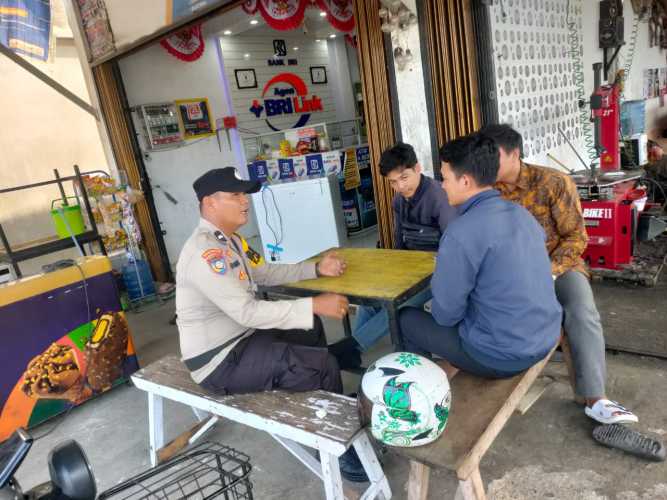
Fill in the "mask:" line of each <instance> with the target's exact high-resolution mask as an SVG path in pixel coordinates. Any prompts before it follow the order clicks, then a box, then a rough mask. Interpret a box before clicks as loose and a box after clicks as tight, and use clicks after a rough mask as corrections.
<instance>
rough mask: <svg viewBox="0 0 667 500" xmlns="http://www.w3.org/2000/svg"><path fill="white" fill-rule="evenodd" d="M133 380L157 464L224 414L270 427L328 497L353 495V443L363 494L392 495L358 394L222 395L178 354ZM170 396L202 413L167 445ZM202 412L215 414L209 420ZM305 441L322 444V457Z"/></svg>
mask: <svg viewBox="0 0 667 500" xmlns="http://www.w3.org/2000/svg"><path fill="white" fill-rule="evenodd" d="M132 381H133V382H134V385H135V386H136V387H137V388H139V389H141V390H143V391H146V392H147V393H148V432H149V440H150V449H149V453H150V461H151V464H152V465H153V466H155V465H157V463H158V462H159V461H160V459H166V458H167V457H168V456H170V455H171V454H173V453H175V452H176V451H177V450H178V449H180V448H182V447H184V446H185V445H187V444H188V443H191V442H192V441H194V439H196V438H197V437H198V436H199V435H201V434H202V433H203V432H204V431H205V429H206V428H208V427H210V425H212V424H214V423H215V422H216V421H217V419H218V417H223V418H226V419H229V420H233V421H235V422H238V423H241V424H244V425H247V426H249V427H254V428H255V429H258V430H261V431H266V432H268V433H269V434H270V435H271V436H272V437H273V438H274V439H276V441H278V442H279V443H280V444H281V445H282V446H284V447H285V448H286V449H287V450H288V451H289V452H290V453H292V454H293V455H294V456H295V457H296V458H297V459H298V460H299V461H301V462H302V463H303V464H304V465H305V466H306V467H307V468H308V469H310V470H311V471H312V472H313V473H314V474H315V475H317V476H318V477H319V478H320V479H321V480H322V481H323V482H324V489H325V493H326V498H327V499H330V500H333V499H336V500H342V499H343V498H345V497H346V496H347V497H348V498H349V497H351V496H353V495H351V494H350V493H349V492H346V493H344V491H343V485H342V481H341V475H340V469H339V466H338V457H340V456H341V455H342V454H343V453H345V451H347V449H348V448H349V447H350V446H354V449H355V450H356V451H357V454H358V455H359V458H360V460H361V462H362V464H363V466H364V469H365V470H366V474H367V475H368V477H369V479H370V486H369V487H368V489H367V490H366V492H365V493H364V494H363V495H362V497H361V498H363V499H371V498H376V497H378V498H384V499H385V500H389V499H390V498H391V489H390V488H389V482H388V481H387V478H386V477H385V475H384V472H383V470H382V467H381V465H380V463H379V461H378V460H377V457H376V455H375V451H374V449H373V447H372V446H371V443H370V441H369V439H368V436H367V434H366V431H365V430H363V429H362V428H361V425H360V423H359V414H358V410H357V402H356V399H353V398H349V397H346V396H342V395H339V394H333V393H330V392H325V391H311V392H303V393H286V392H279V391H273V392H261V393H255V394H243V395H234V396H219V395H216V394H213V393H210V392H208V391H206V390H204V389H202V388H201V387H200V386H199V385H197V384H196V383H195V382H194V381H193V380H192V378H191V377H190V374H189V372H188V370H187V368H186V367H185V365H184V364H183V363H182V362H181V361H180V359H178V358H177V357H176V356H167V357H165V358H163V359H161V360H159V361H156V362H155V363H152V364H151V365H149V366H147V367H146V368H143V369H142V370H139V371H138V372H136V373H135V374H134V375H132ZM165 398H166V399H170V400H172V401H177V402H179V403H183V404H185V405H188V406H190V407H192V408H193V409H194V410H195V413H196V414H198V416H199V417H200V423H199V424H198V425H197V426H195V428H193V429H191V430H188V431H186V432H185V433H183V434H181V435H180V436H179V437H177V438H176V439H175V440H173V441H172V442H171V443H170V444H168V445H167V446H165V440H164V422H163V399H165ZM323 410H324V411H326V415H324V414H323ZM201 412H207V413H210V414H212V415H213V416H214V417H213V418H212V419H209V420H208V421H205V418H204V415H205V414H202V413H201ZM303 446H306V447H309V448H315V449H317V450H318V451H319V453H320V461H319V462H318V461H317V460H316V459H315V458H314V457H313V456H312V455H311V454H310V453H308V451H307V450H305V449H304V448H303ZM355 496H356V495H355Z"/></svg>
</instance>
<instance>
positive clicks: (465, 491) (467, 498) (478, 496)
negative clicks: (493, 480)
mask: <svg viewBox="0 0 667 500" xmlns="http://www.w3.org/2000/svg"><path fill="white" fill-rule="evenodd" d="M455 500H486V493H485V492H484V483H483V482H482V476H481V474H480V473H479V467H476V468H475V470H474V471H473V472H472V474H470V476H469V477H468V478H467V479H461V478H459V487H458V489H457V490H456V497H455Z"/></svg>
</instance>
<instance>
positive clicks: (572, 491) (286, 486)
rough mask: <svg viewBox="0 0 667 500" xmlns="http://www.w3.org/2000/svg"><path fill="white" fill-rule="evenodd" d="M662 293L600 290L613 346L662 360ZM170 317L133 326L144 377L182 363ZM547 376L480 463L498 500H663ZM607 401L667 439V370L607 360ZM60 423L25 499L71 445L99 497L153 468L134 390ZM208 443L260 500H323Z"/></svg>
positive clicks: (173, 429)
mask: <svg viewBox="0 0 667 500" xmlns="http://www.w3.org/2000/svg"><path fill="white" fill-rule="evenodd" d="M666 292H667V279H666V278H665V277H663V280H662V282H661V283H660V285H659V287H657V288H655V289H652V290H645V289H634V288H628V287H625V286H619V285H617V284H613V283H612V284H610V283H603V284H596V285H595V293H596V297H597V300H598V304H599V306H600V310H601V314H602V317H603V321H604V324H605V327H606V334H607V337H608V338H612V339H614V342H613V343H614V344H615V345H618V344H619V343H627V344H632V345H634V346H635V347H636V346H640V347H641V348H642V349H643V348H645V347H646V346H649V347H650V346H652V345H653V346H658V347H660V346H662V348H664V347H665V346H666V342H667V340H666V338H667V293H666ZM172 313H173V302H169V303H166V304H163V305H158V304H154V305H152V306H149V307H147V309H146V310H145V311H143V312H141V313H138V314H129V315H128V316H129V321H130V324H131V329H132V332H133V335H134V340H135V343H136V347H137V351H138V354H139V359H140V362H141V364H142V365H145V364H147V363H150V362H151V361H153V360H155V359H158V358H159V357H161V356H163V355H165V354H167V353H176V352H178V338H177V331H176V328H175V327H174V326H170V325H169V324H168V320H169V318H170V317H171V315H172ZM326 328H327V335H328V336H329V340H330V341H333V340H335V339H336V338H338V337H340V336H341V335H342V331H341V328H340V326H339V325H337V324H334V323H331V322H327V323H326ZM389 349H390V345H389V343H388V342H387V341H385V342H382V343H381V344H380V345H379V346H377V348H375V349H374V350H373V351H372V352H370V353H368V354H367V355H366V361H368V360H373V359H376V358H377V357H379V356H381V355H382V354H384V353H386V352H388V351H389ZM640 350H641V349H640ZM664 352H665V353H667V349H665V350H664ZM547 372H548V374H550V375H553V376H554V377H556V382H555V383H553V384H552V385H551V386H549V388H548V389H547V391H546V392H545V394H544V395H543V396H542V398H541V399H540V400H539V401H538V402H537V403H536V404H535V405H534V406H533V408H532V409H531V410H530V411H529V412H528V413H527V414H526V415H525V416H518V415H515V416H514V417H513V418H512V419H511V421H510V423H509V424H508V426H507V427H506V428H505V430H504V431H503V432H502V433H501V435H500V436H499V438H498V439H497V440H496V442H495V444H494V446H493V447H492V449H491V450H490V451H489V452H488V453H487V455H486V457H485V458H484V460H483V461H482V466H481V471H482V478H483V480H484V482H485V485H486V487H487V490H488V492H489V496H490V498H494V499H496V500H500V499H503V500H506V499H507V500H509V499H512V500H522V499H525V500H529V499H531V500H532V499H542V498H550V499H567V500H574V499H581V500H583V499H589V500H594V499H595V500H601V499H619V500H639V499H667V463H659V464H654V463H648V462H645V461H642V460H639V459H636V458H633V457H631V456H628V455H624V454H622V453H620V452H617V451H613V450H608V449H605V448H602V447H600V446H598V445H596V444H595V442H593V440H592V438H591V437H590V436H591V430H592V428H593V425H592V424H591V422H590V421H589V420H588V419H587V417H585V416H584V413H583V410H582V409H581V408H579V407H577V406H576V405H575V404H574V403H573V402H572V399H571V392H570V388H569V385H568V384H567V380H566V374H565V371H564V366H563V365H562V363H558V362H552V363H550V365H549V366H548V368H547ZM357 385H358V378H357V377H355V376H352V375H349V374H345V386H346V390H347V391H350V392H352V391H355V390H356V388H357ZM608 390H609V394H610V396H612V397H613V398H615V399H618V400H619V401H621V402H623V403H625V404H626V405H628V406H629V407H630V408H632V409H634V410H635V411H636V412H637V413H638V415H639V416H640V425H639V426H638V428H639V429H641V430H642V431H644V432H648V433H652V434H654V435H656V436H662V437H663V439H667V397H666V396H667V360H663V359H656V358H651V357H643V356H639V355H634V354H624V353H622V354H613V353H609V354H608ZM454 401H456V395H454ZM454 404H455V403H454ZM165 414H166V415H167V433H168V435H170V436H172V437H173V436H175V435H177V434H178V433H180V432H181V431H182V430H184V429H185V428H186V427H189V426H191V425H192V424H193V423H194V417H193V415H192V413H191V411H190V410H189V409H188V408H185V407H183V406H180V405H177V404H172V403H167V404H166V407H165ZM54 423H59V425H58V426H57V427H56V428H55V430H54V431H53V432H52V433H51V434H49V435H48V436H46V437H45V438H43V439H41V440H40V441H38V442H37V443H35V445H34V447H33V450H32V452H31V453H30V455H29V457H28V458H27V459H26V461H25V463H24V465H23V466H22V467H21V469H20V471H19V474H18V479H19V481H20V482H21V484H22V485H23V486H24V487H31V486H33V485H35V484H36V483H38V482H41V481H44V480H46V479H47V477H48V472H47V469H46V460H47V455H48V451H49V450H50V449H51V448H52V447H53V446H54V445H55V444H57V443H58V442H60V441H62V440H64V439H66V438H74V439H76V440H77V441H79V443H80V444H81V445H82V446H83V447H84V449H85V450H86V452H87V454H88V457H89V459H90V462H91V463H92V466H93V469H94V471H95V474H96V477H97V481H98V488H99V490H100V491H102V490H104V489H106V488H108V487H110V486H112V485H114V484H116V483H118V482H120V481H122V480H124V479H126V478H127V477H129V476H131V475H133V474H136V473H138V472H139V471H142V470H144V469H146V468H148V461H147V441H148V438H147V435H146V425H147V402H146V397H145V394H144V393H143V392H140V391H138V390H136V389H134V388H132V387H131V386H129V385H127V386H122V387H119V388H117V389H115V390H113V391H111V392H110V393H107V394H105V395H104V396H103V397H100V398H98V399H96V400H94V401H90V402H88V403H86V404H85V405H83V406H82V407H80V408H77V409H75V410H73V411H72V412H71V413H70V414H69V415H67V417H66V418H64V419H60V420H55V421H53V422H50V423H47V424H45V425H43V426H42V427H40V428H37V429H35V430H34V433H35V434H36V435H39V434H41V433H43V432H45V431H47V430H49V429H50V428H51V427H52V426H53V425H54ZM207 438H208V439H210V440H214V441H219V442H221V443H224V444H226V445H228V446H231V447H233V448H236V449H238V450H241V451H243V452H245V453H247V454H248V455H250V457H251V463H252V465H253V473H252V476H251V478H252V482H253V484H254V493H255V498H258V499H285V498H289V499H295V500H296V499H316V498H323V490H322V488H321V483H320V482H319V481H318V480H317V479H316V478H315V476H313V475H312V474H311V473H310V472H308V471H307V470H306V469H305V468H303V467H302V466H301V464H300V463H299V462H297V461H296V459H294V458H293V457H292V456H291V455H290V454H289V453H287V452H286V451H285V450H284V449H283V448H281V447H280V446H279V445H278V444H277V443H276V442H275V441H273V440H272V439H271V438H270V437H269V436H268V435H267V434H263V433H260V432H257V431H255V430H252V429H250V428H247V427H244V426H242V425H240V424H235V423H231V422H226V421H225V422H224V423H222V424H220V425H218V426H217V427H216V428H215V429H214V430H213V431H211V432H210V433H209V434H208V436H207ZM385 470H386V473H387V476H388V477H389V480H390V483H391V486H392V489H393V492H394V498H397V499H403V498H406V493H405V483H406V481H407V477H408V467H407V463H406V462H405V461H404V460H403V459H401V458H398V457H396V456H391V455H390V456H387V457H385ZM455 488H456V481H455V478H454V477H453V475H452V474H449V473H447V472H438V471H434V473H433V474H432V476H431V490H430V491H431V493H430V498H453V495H454V491H455Z"/></svg>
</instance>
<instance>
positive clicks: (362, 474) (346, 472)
mask: <svg viewBox="0 0 667 500" xmlns="http://www.w3.org/2000/svg"><path fill="white" fill-rule="evenodd" d="M338 465H339V466H340V475H341V476H343V478H344V479H347V480H348V481H351V482H353V483H367V482H368V476H367V475H366V471H365V470H364V466H363V465H361V460H359V457H358V456H357V452H356V451H354V448H350V449H348V450H347V451H346V452H345V453H344V454H343V455H341V456H340V457H339V458H338Z"/></svg>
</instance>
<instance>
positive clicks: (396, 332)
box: [385, 302, 403, 351]
mask: <svg viewBox="0 0 667 500" xmlns="http://www.w3.org/2000/svg"><path fill="white" fill-rule="evenodd" d="M385 308H386V309H387V315H388V316H389V334H390V335H391V344H392V345H393V346H394V349H396V350H397V351H402V350H403V339H402V338H401V328H400V326H399V324H398V308H397V307H396V304H395V303H394V302H388V303H386V304H385Z"/></svg>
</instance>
